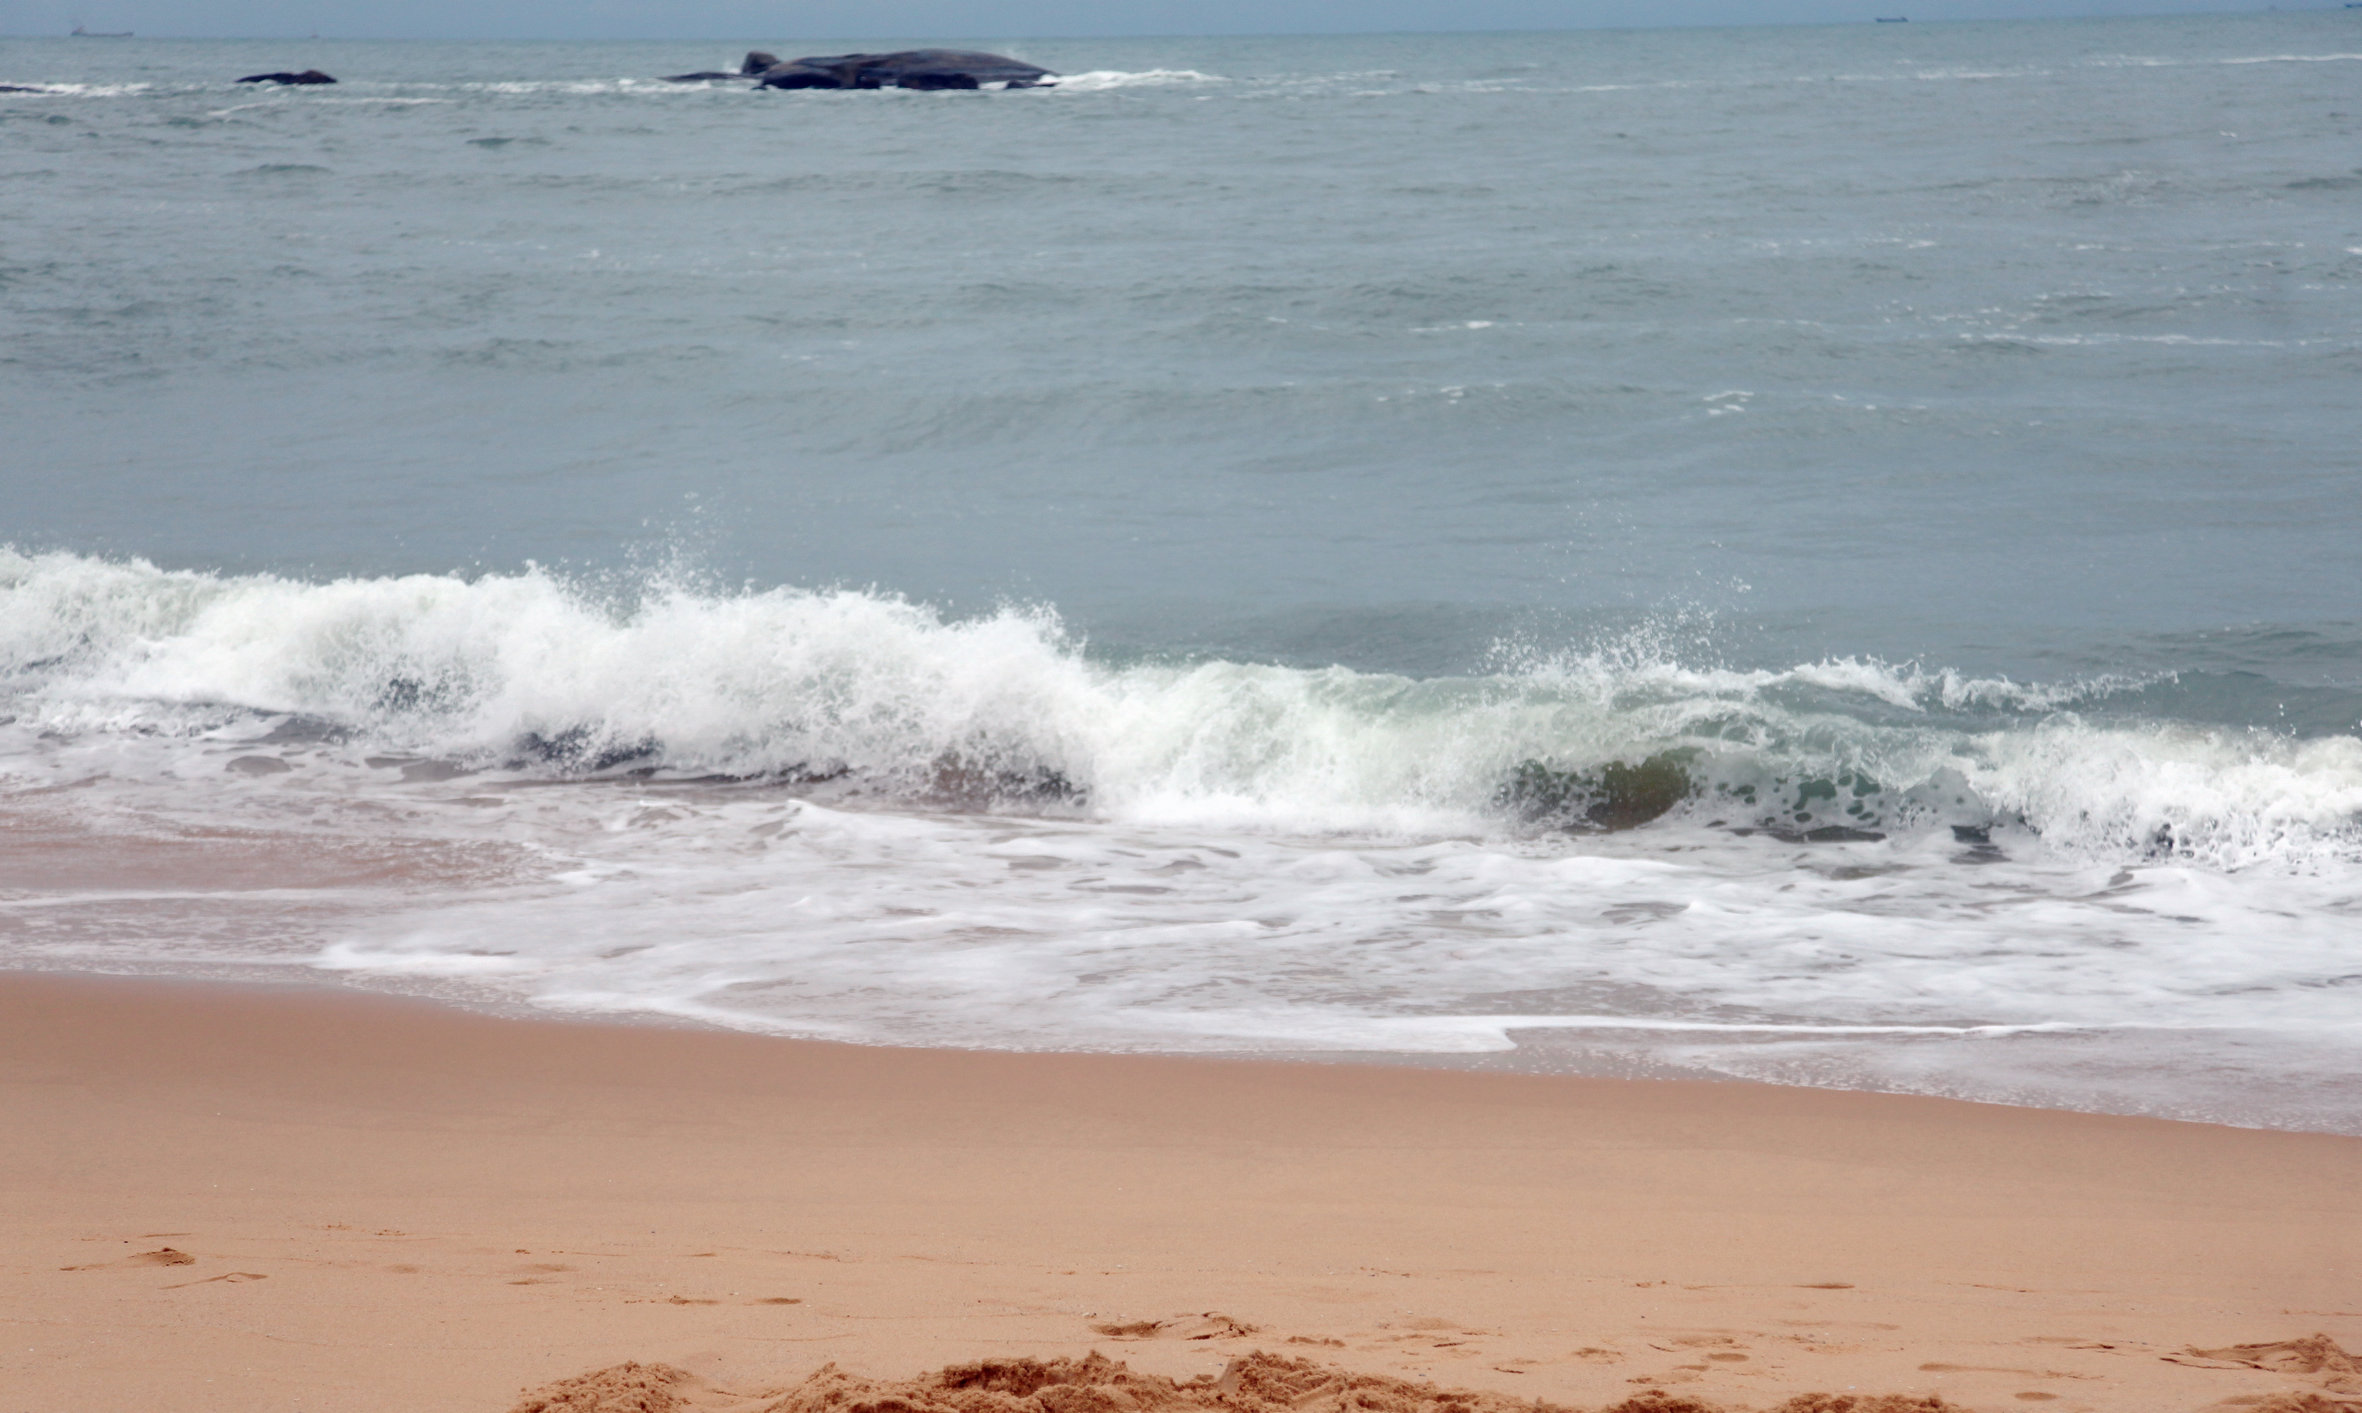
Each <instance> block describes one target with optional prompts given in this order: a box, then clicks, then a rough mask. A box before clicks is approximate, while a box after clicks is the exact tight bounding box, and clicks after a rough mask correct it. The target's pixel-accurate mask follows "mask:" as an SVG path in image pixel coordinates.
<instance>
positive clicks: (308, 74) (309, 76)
mask: <svg viewBox="0 0 2362 1413" xmlns="http://www.w3.org/2000/svg"><path fill="white" fill-rule="evenodd" d="M238 82H240V83H306V84H309V83H334V82H336V80H335V79H333V78H330V77H329V76H328V75H326V74H324V73H321V72H320V71H319V70H318V69H306V70H304V71H303V72H302V73H300V74H296V73H288V72H286V71H284V70H282V71H280V72H278V73H275V74H248V75H247V76H246V77H244V78H242V79H240V80H238Z"/></svg>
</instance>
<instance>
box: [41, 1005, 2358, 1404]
mask: <svg viewBox="0 0 2362 1413" xmlns="http://www.w3.org/2000/svg"><path fill="white" fill-rule="evenodd" d="M0 1106H4V1108H0V1122H4V1123H5V1124H6V1125H7V1128H6V1131H7V1132H8V1133H9V1134H10V1135H11V1136H12V1141H11V1143H10V1144H8V1145H7V1147H6V1151H5V1152H4V1153H0V1186H4V1187H5V1188H6V1189H7V1191H8V1192H9V1194H10V1201H9V1202H8V1203H7V1212H8V1215H7V1217H6V1218H5V1220H6V1223H7V1226H8V1228H9V1230H8V1232H7V1239H6V1241H5V1243H4V1246H5V1249H6V1250H7V1251H8V1252H9V1253H11V1254H10V1256H9V1257H8V1258H7V1260H6V1261H5V1263H4V1264H0V1289H5V1290H6V1293H7V1298H6V1300H5V1301H4V1302H0V1308H4V1309H5V1310H6V1311H7V1312H9V1313H8V1314H7V1315H6V1316H5V1319H6V1322H7V1325H8V1327H9V1332H10V1333H12V1334H14V1335H16V1336H18V1337H17V1338H16V1339H15V1340H14V1341H12V1343H11V1345H10V1347H8V1348H7V1349H6V1350H5V1352H4V1353H0V1383H5V1384H6V1385H7V1386H8V1387H10V1388H11V1389H13V1390H17V1391H18V1396H19V1398H20V1399H21V1400H22V1401H23V1403H24V1406H26V1407H27V1408H31V1407H44V1408H53V1407H54V1408H75V1407H107V1406H124V1405H135V1404H139V1403H142V1402H147V1403H153V1404H155V1405H156V1406H171V1407H175V1408H181V1409H195V1410H205V1409H214V1408H220V1409H230V1408H238V1409H258V1408H304V1409H319V1408H345V1409H368V1408H394V1407H429V1406H431V1407H436V1408H450V1409H455V1410H459V1409H473V1408H482V1409H487V1410H499V1409H502V1408H506V1407H507V1406H508V1405H509V1403H510V1402H511V1401H512V1400H514V1399H515V1398H516V1397H517V1395H518V1393H519V1392H520V1391H521V1390H522V1389H524V1388H527V1387H532V1386H538V1385H542V1384H546V1383H548V1382H550V1381H552V1380H556V1379H561V1378H565V1377H567V1376H570V1375H574V1374H579V1373H582V1372H584V1371H586V1370H590V1369H594V1368H599V1367H603V1366H605V1365H610V1364H615V1363H620V1362H623V1361H626V1360H638V1361H641V1362H663V1363H667V1364H673V1365H678V1366H680V1367H682V1368H685V1369H689V1370H691V1371H693V1372H695V1373H697V1374H699V1375H701V1376H703V1377H705V1378H707V1379H710V1380H715V1381H717V1382H718V1383H720V1384H721V1385H722V1386H725V1387H731V1388H743V1387H751V1386H753V1385H758V1384H759V1385H762V1386H764V1387H780V1386H785V1385H791V1384H793V1383H795V1382H798V1381H800V1380H801V1379H802V1378H803V1377H804V1376H805V1375H806V1374H808V1373H810V1372H811V1371H812V1370H814V1369H816V1368H817V1367H819V1366H820V1365H821V1364H823V1363H827V1362H830V1361H834V1362H836V1363H838V1364H840V1365H841V1366H843V1367H844V1368H846V1369H848V1370H851V1371H853V1372H855V1373H858V1374H862V1375H867V1376H874V1377H881V1378H905V1377H908V1376H911V1375H913V1374H917V1373H919V1372H921V1371H922V1370H925V1369H930V1368H934V1367H936V1366H939V1365H943V1364H948V1363H955V1362H960V1361H963V1360H969V1359H975V1358H981V1357H988V1356H989V1357H1012V1356H1031V1357H1039V1358H1051V1357H1071V1356H1079V1355H1081V1354H1084V1353H1086V1352H1088V1351H1090V1350H1092V1349H1098V1350H1100V1351H1102V1352H1104V1353H1106V1354H1107V1355H1109V1356H1110V1357H1113V1358H1119V1359H1123V1360H1125V1361H1126V1362H1128V1363H1129V1364H1131V1365H1132V1367H1133V1368H1135V1369H1139V1370H1143V1371H1146V1372H1151V1373H1158V1374H1165V1375H1169V1376H1174V1377H1191V1376H1195V1375H1199V1374H1212V1373H1216V1372H1219V1371H1220V1369H1221V1368H1222V1367H1223V1366H1224V1364H1225V1363H1226V1362H1227V1361H1228V1360H1229V1359H1230V1358H1233V1357H1236V1356H1238V1355H1242V1354H1245V1353H1246V1352H1248V1351H1249V1350H1251V1349H1263V1350H1266V1351H1268V1352H1271V1353H1276V1354H1285V1355H1291V1356H1298V1357H1310V1358H1313V1359H1316V1360H1320V1361H1322V1362H1327V1363H1335V1364H1338V1365H1342V1366H1344V1367H1346V1368H1349V1369H1353V1370H1357V1371H1361V1372H1366V1373H1372V1374H1383V1375H1390V1376H1396V1377H1405V1378H1413V1379H1426V1380H1433V1381H1435V1382H1437V1383H1440V1384H1444V1385H1451V1386H1466V1387H1472V1388H1477V1389H1484V1390H1489V1391H1492V1392H1496V1393H1502V1394H1509V1395H1514V1396H1518V1397H1526V1398H1531V1397H1540V1398H1544V1399H1547V1400H1550V1401H1552V1402H1555V1403H1561V1404H1568V1405H1573V1406H1576V1407H1586V1408H1587V1407H1598V1406H1603V1405H1608V1404H1612V1403H1614V1402H1616V1401H1619V1400H1621V1399H1624V1398H1627V1397H1630V1396H1632V1395H1634V1394H1635V1393H1639V1392H1643V1391H1646V1390H1648V1389H1652V1388H1653V1389H1663V1390H1665V1391H1667V1392H1669V1393H1678V1394H1682V1395H1688V1396H1693V1397H1697V1398H1700V1399H1704V1400H1707V1401H1710V1402H1715V1403H1720V1404H1723V1405H1725V1406H1731V1407H1741V1406H1752V1407H1764V1406H1770V1405H1772V1404H1775V1403H1777V1402H1779V1401H1780V1400H1781V1399H1784V1398H1786V1397H1789V1396H1792V1395H1794V1394H1798V1393H1804V1392H1811V1391H1823V1392H1831V1393H1846V1392H1861V1393H1898V1394H1911V1395H1922V1396H1924V1395H1929V1394H1940V1395H1941V1396H1942V1397H1944V1398H1945V1399H1947V1400H1950V1401H1951V1402H1953V1403H1955V1404H1957V1405H1959V1406H1962V1407H1967V1408H2005V1407H2023V1406H2029V1405H2049V1404H2055V1405H2056V1406H2057V1407H2059V1408H2061V1409H2093V1410H2118V1409H2121V1410H2125V1411H2126V1413H2132V1410H2176V1409H2185V1408H2186V1409H2193V1410H2194V1409H2198V1408H2201V1407H2206V1406H2208V1405H2210V1404H2214V1403H2218V1402H2220V1401H2221V1400H2223V1399H2226V1398H2246V1399H2250V1400H2253V1399H2260V1398H2264V1397H2269V1396H2271V1395H2273V1394H2277V1393H2281V1392H2288V1393H2298V1392H2305V1391H2311V1392H2315V1393H2322V1394H2324V1395H2325V1396H2326V1395H2328V1394H2332V1393H2337V1392H2342V1390H2337V1389H2335V1388H2333V1387H2332V1386H2331V1385H2330V1384H2327V1383H2325V1382H2324V1379H2325V1378H2335V1377H2338V1376H2337V1375H2336V1374H2335V1373H2334V1371H2332V1373H2331V1374H2329V1375H2322V1374H2318V1373H2316V1374H2302V1375H2300V1374H2287V1373H2280V1372H2273V1371H2271V1370H2267V1369H2259V1368H2248V1367H2243V1366H2241V1365H2239V1364H2237V1363H2233V1362H2225V1361H2221V1360H2216V1361H2206V1360H2199V1361H2197V1362H2196V1363H2176V1362H2172V1361H2171V1360H2170V1359H2169V1357H2168V1356H2173V1355H2177V1354H2179V1353H2180V1352H2181V1351H2184V1350H2187V1349H2189V1348H2193V1347H2195V1348H2200V1349H2208V1348H2222V1347H2227V1346H2231V1345H2238V1344H2250V1343H2265V1342H2271V1341H2284V1340H2291V1339H2296V1338H2299V1337H2302V1336H2306V1335H2311V1334H2314V1333H2316V1332H2318V1333H2324V1334H2327V1335H2329V1336H2330V1337H2331V1338H2332V1339H2333V1340H2335V1341H2336V1342H2338V1343H2339V1344H2342V1345H2343V1346H2344V1347H2345V1348H2347V1349H2356V1348H2362V1306H2357V1305H2356V1303H2355V1301H2354V1298H2353V1295H2352V1291H2353V1290H2354V1289H2356V1284H2355V1282H2356V1278H2357V1275H2358V1274H2362V1139H2355V1138H2347V1137H2339V1136H2334V1135H2323V1134H2311V1133H2296V1132H2287V1131H2278V1130H2257V1129H2232V1128H2219V1127H2214V1126H2210V1125H2200V1124H2189V1123H2179V1122H2174V1121H2169V1120H2153V1119H2133V1118H2115V1117H2107V1116H2098V1115H2088V1114H2078V1113H2069V1112H2064V1111H2056V1110H2039V1109H2017V1108H2008V1107H2003V1106H1997V1105H1981V1104H1970V1103H1963V1102H1959V1101H1952V1100H1942V1099H1928V1098H1916V1097H1910V1096H1896V1095H1882V1094H1872V1093H1864V1092H1858V1091H1834V1090H1809V1089H1792V1088H1785V1087H1774V1086H1768V1085H1756V1084H1751V1083H1747V1082H1743V1081H1713V1082H1700V1081H1678V1080H1670V1081H1669V1080H1622V1079H1590V1078H1576V1077H1563V1076H1548V1075H1521V1074H1508V1073H1500V1072H1490V1071H1465V1070H1455V1069H1447V1068H1430V1067H1416V1066H1386V1065H1376V1064H1358V1063H1356V1064H1304V1063H1295V1062H1277V1061H1254V1060H1228V1059H1222V1060H1217V1059H1197V1058H1166V1057H1148V1056H1117V1055H1063V1054H1060V1055H1043V1054H1012V1053H1007V1052H989V1051H932V1050H899V1049H872V1048H864V1047H854V1046H845V1045H833V1044H827V1043H821V1042H809V1041H791V1040H782V1039H776V1038H771V1037H765V1036H756V1035H747V1034H743V1033H734V1032H727V1031H715V1030H707V1029H701V1028H690V1027H686V1026H667V1025H641V1024H633V1023H629V1022H622V1023H618V1022H614V1021H609V1020H605V1019H593V1020H588V1021H580V1022H578V1021H573V1020H569V1019H512V1018H508V1017H496V1016H489V1015H485V1014H481V1013H478V1012H473V1011H468V1010H461V1009H456V1008H452V1007H449V1006H446V1005H442V1004H438V1003H434V1002H429V1001H419V1000H408V999H395V998H389V997H385V996H382V995H371V994H360V993H354V992H335V991H328V990H324V989H314V988H308V987H298V986H289V987H284V988H281V987H272V986H232V985H219V984H209V983H203V982H195V981H185V980H175V981H155V980H148V979H141V980H123V979H109V978H95V977H86V976H68V975H60V974H50V973H29V972H13V973H6V974H0ZM160 1251H169V1252H171V1253H174V1254H173V1255H171V1256H161V1257H160V1256H156V1255H155V1253H157V1252H160ZM183 1257H185V1258H187V1259H185V1260H183V1259H181V1258H183ZM159 1262H168V1263H169V1264H159ZM1208 1312H1216V1313H1217V1314H1218V1315H1219V1317H1220V1319H1218V1320H1217V1319H1215V1318H1214V1317H1213V1316H1210V1315H1209V1314H1208ZM1184 1316H1186V1317H1187V1318H1186V1319H1180V1320H1179V1321H1178V1322H1177V1323H1176V1319H1177V1317H1184ZM1159 1322H1163V1323H1162V1325H1161V1326H1160V1325H1159ZM1101 1327H1105V1328H1104V1329H1103V1328H1101ZM1141 1327H1147V1332H1146V1333H1142V1329H1141ZM1245 1327H1253V1329H1252V1332H1251V1333H1237V1332H1235V1331H1237V1330H1240V1329H1243V1328H1245ZM1107 1330H1115V1331H1119V1333H1113V1334H1111V1333H1108V1332H1107ZM1127 1330H1128V1331H1129V1332H1121V1331H1127ZM2210 1362H2211V1363H2212V1364H2213V1365H2215V1367H2201V1365H2206V1364H2208V1363H2210ZM2344 1377H2348V1378H2351V1377H2352V1376H2350V1375H2347V1376H2344ZM2356 1392H2357V1394H2358V1395H2362V1389H2357V1390H2356ZM2235 1406H2255V1405H2254V1404H2253V1403H2252V1402H2250V1403H2249V1404H2244V1405H2235ZM2329 1406H2335V1405H2334V1404H2333V1405H2329ZM10 1413H13V1410H10Z"/></svg>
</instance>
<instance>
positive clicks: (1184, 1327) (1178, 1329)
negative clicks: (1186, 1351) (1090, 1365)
mask: <svg viewBox="0 0 2362 1413" xmlns="http://www.w3.org/2000/svg"><path fill="white" fill-rule="evenodd" d="M1260 1328H1261V1327H1260V1326H1257V1325H1250V1324H1248V1323H1246V1322H1245V1321H1244V1320H1234V1319H1232V1318H1230V1317H1229V1316H1228V1315H1225V1314H1223V1313H1222V1312H1221V1311H1219V1310H1208V1311H1206V1312H1205V1313H1204V1314H1201V1315H1175V1316H1173V1317H1172V1318H1170V1319H1165V1320H1110V1321H1106V1322H1104V1323H1100V1324H1094V1325H1092V1326H1091V1331H1092V1333H1094V1334H1100V1335H1105V1336H1106V1337H1107V1338H1109V1339H1239V1338H1242V1337H1244V1336H1246V1335H1251V1334H1254V1333H1256V1332H1257V1331H1258V1330H1259V1329H1260Z"/></svg>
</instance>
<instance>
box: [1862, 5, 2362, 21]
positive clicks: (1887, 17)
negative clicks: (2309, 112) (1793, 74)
mask: <svg viewBox="0 0 2362 1413" xmlns="http://www.w3.org/2000/svg"><path fill="white" fill-rule="evenodd" d="M2355 3H2356V4H2362V0H2355ZM1878 22H1879V23H1880V24H1882V25H1907V24H1909V23H1911V17H1910V16H1909V15H1880V16H1878Z"/></svg>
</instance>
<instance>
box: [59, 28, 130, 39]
mask: <svg viewBox="0 0 2362 1413" xmlns="http://www.w3.org/2000/svg"><path fill="white" fill-rule="evenodd" d="M67 33H68V36H69V37H70V38H74V39H129V38H131V31H130V30H127V29H118V30H112V31H109V32H107V33H104V34H100V33H96V32H94V31H91V30H87V29H84V28H82V26H80V25H76V26H74V27H73V29H71V30H70V31H68V32H67Z"/></svg>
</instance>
